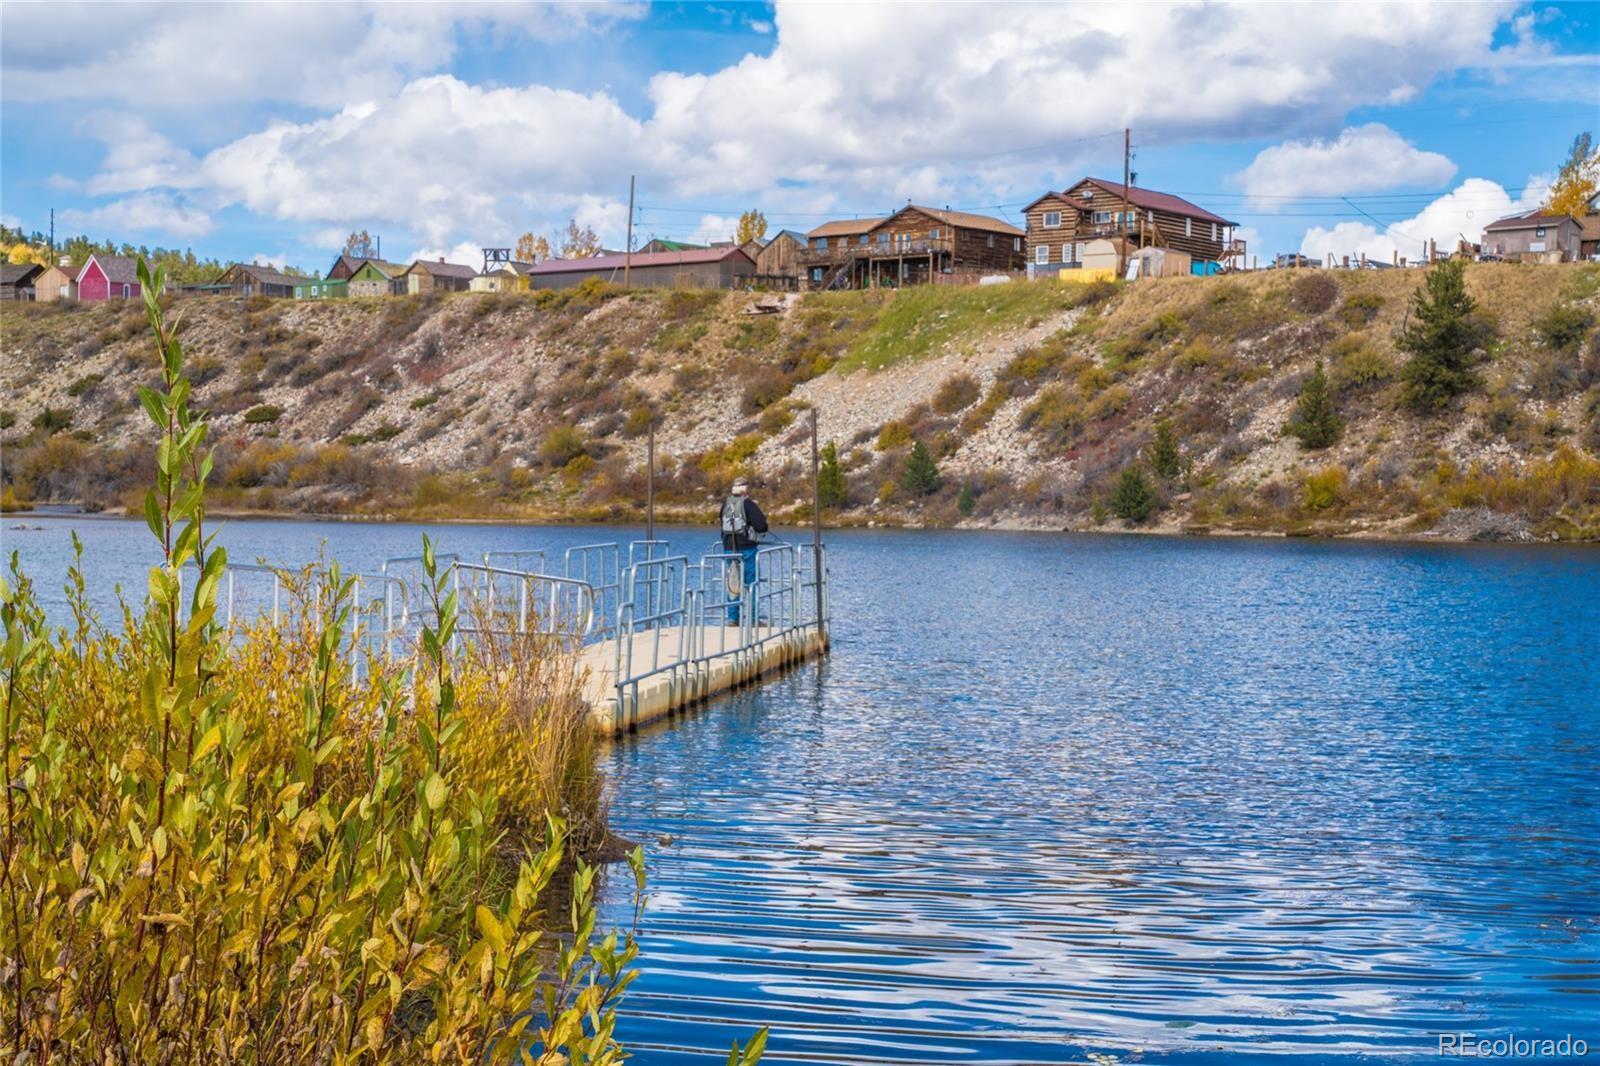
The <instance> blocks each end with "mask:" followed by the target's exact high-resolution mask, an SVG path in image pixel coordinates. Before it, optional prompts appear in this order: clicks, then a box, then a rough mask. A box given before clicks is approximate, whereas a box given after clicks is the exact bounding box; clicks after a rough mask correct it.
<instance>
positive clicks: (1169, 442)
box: [1148, 418, 1183, 481]
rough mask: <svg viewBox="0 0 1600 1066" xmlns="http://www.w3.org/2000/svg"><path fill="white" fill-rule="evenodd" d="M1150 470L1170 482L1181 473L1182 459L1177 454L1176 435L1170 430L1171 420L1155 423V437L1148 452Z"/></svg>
mask: <svg viewBox="0 0 1600 1066" xmlns="http://www.w3.org/2000/svg"><path fill="white" fill-rule="evenodd" d="M1148 458H1149V460H1150V469H1152V470H1154V471H1155V472H1156V476H1157V477H1159V478H1161V479H1162V480H1164V481H1171V480H1172V479H1173V478H1175V477H1177V476H1178V475H1179V474H1180V473H1181V472H1182V471H1183V457H1182V456H1181V455H1179V454H1178V435H1177V433H1175V432H1174V431H1173V429H1172V419H1170V418H1163V419H1162V420H1161V421H1159V422H1157V423H1156V436H1155V439H1154V440H1152V441H1151V442H1150V449H1149V452H1148Z"/></svg>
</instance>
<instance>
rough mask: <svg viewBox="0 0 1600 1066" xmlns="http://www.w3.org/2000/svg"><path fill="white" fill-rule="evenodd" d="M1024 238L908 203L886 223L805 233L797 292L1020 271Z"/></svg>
mask: <svg viewBox="0 0 1600 1066" xmlns="http://www.w3.org/2000/svg"><path fill="white" fill-rule="evenodd" d="M1025 237H1026V234H1024V233H1023V231H1022V230H1020V229H1018V228H1017V227H1015V226H1013V225H1011V224H1010V223H1008V222H1002V221H1000V220H999V219H997V218H990V217H988V216H987V215H974V214H970V213H968V212H966V211H947V210H942V209H940V208H934V207H921V206H918V205H916V204H908V205H907V206H906V207H903V208H901V209H900V210H899V211H896V212H895V213H894V214H892V215H890V216H889V217H887V218H862V219H840V220H838V221H834V222H825V223H823V224H822V225H820V226H818V227H817V228H816V229H814V230H812V231H811V232H809V233H807V234H806V243H805V245H804V246H803V247H802V248H801V249H800V250H799V254H798V256H797V260H798V265H799V267H800V271H801V285H802V287H803V288H809V289H865V288H879V287H898V286H902V285H925V284H927V283H929V282H930V281H936V280H945V279H954V278H957V277H961V276H963V275H965V276H968V277H971V276H976V275H980V274H996V273H1007V272H1016V271H1021V270H1022V269H1023V264H1024V260H1023V241H1024V239H1025Z"/></svg>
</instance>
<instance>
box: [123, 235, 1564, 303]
mask: <svg viewBox="0 0 1600 1066" xmlns="http://www.w3.org/2000/svg"><path fill="white" fill-rule="evenodd" d="M1539 236H1541V237H1542V236H1544V234H1543V233H1542V232H1541V233H1540V234H1539ZM128 293H129V286H128V285H123V286H122V298H123V299H124V300H126V299H127V298H128Z"/></svg>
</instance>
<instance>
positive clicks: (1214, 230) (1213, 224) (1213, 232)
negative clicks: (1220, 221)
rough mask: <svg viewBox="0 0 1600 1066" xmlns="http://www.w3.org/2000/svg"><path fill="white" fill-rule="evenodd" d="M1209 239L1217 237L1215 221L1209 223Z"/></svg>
mask: <svg viewBox="0 0 1600 1066" xmlns="http://www.w3.org/2000/svg"><path fill="white" fill-rule="evenodd" d="M1211 239H1212V240H1216V239H1217V224H1216V223H1215V222H1213V223H1211Z"/></svg>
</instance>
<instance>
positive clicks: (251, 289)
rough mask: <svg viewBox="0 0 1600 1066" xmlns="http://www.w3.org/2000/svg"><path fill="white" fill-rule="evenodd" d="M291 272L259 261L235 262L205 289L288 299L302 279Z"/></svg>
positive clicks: (232, 293)
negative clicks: (286, 272)
mask: <svg viewBox="0 0 1600 1066" xmlns="http://www.w3.org/2000/svg"><path fill="white" fill-rule="evenodd" d="M304 280H305V279H303V278H298V277H296V276H294V275H293V274H285V273H283V272H282V271H280V270H278V269H277V268H276V267H270V266H261V265H260V264H259V263H235V264H233V266H231V267H229V268H228V269H227V270H224V271H223V272H222V273H221V274H219V275H218V276H217V280H216V281H213V282H212V283H211V284H210V285H208V286H206V289H207V290H209V291H211V292H221V293H228V294H231V295H233V296H271V297H275V298H280V299H288V298H290V297H292V296H294V289H295V286H296V285H297V284H299V283H300V282H301V281H304Z"/></svg>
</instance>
